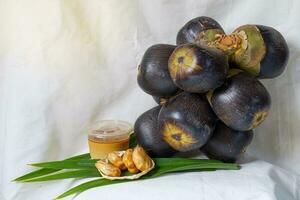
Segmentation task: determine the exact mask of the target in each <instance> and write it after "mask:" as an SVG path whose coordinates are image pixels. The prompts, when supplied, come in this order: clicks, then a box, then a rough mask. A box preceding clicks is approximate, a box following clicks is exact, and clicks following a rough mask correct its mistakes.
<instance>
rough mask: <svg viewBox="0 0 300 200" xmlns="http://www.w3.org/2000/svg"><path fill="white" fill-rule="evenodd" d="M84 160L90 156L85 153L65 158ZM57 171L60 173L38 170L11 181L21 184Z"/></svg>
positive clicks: (54, 170)
mask: <svg viewBox="0 0 300 200" xmlns="http://www.w3.org/2000/svg"><path fill="white" fill-rule="evenodd" d="M84 159H90V154H89V153H85V154H81V155H78V156H73V157H70V158H67V159H65V160H84ZM58 171H60V169H51V168H45V169H38V170H35V171H33V172H29V173H27V174H25V175H23V176H20V177H18V178H16V179H14V180H13V181H15V182H23V181H25V180H29V179H33V178H37V177H41V176H45V175H48V174H53V173H55V172H58Z"/></svg>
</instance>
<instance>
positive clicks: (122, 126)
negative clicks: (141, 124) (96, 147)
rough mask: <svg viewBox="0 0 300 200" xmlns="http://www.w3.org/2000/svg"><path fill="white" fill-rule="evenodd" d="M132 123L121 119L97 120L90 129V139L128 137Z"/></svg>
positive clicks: (120, 138) (101, 139)
mask: <svg viewBox="0 0 300 200" xmlns="http://www.w3.org/2000/svg"><path fill="white" fill-rule="evenodd" d="M132 130H133V128H132V125H131V124H130V123H128V122H125V121H120V120H101V121H97V122H95V123H94V124H93V125H92V126H91V127H90V129H89V139H94V140H100V141H103V140H105V141H107V140H122V139H125V138H128V136H129V135H130V134H131V132H132Z"/></svg>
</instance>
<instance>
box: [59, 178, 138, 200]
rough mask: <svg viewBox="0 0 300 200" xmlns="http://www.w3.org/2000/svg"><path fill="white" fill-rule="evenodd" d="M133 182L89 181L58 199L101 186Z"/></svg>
mask: <svg viewBox="0 0 300 200" xmlns="http://www.w3.org/2000/svg"><path fill="white" fill-rule="evenodd" d="M129 181H132V180H114V181H112V180H107V179H96V180H92V181H88V182H85V183H82V184H80V185H78V186H75V187H73V188H71V189H70V190H68V191H66V192H64V193H63V194H61V195H59V196H58V197H56V199H62V198H64V197H67V196H70V195H72V194H79V193H81V192H84V191H86V190H88V189H91V188H95V187H100V186H105V185H112V184H118V183H123V182H129Z"/></svg>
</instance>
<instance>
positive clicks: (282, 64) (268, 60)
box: [256, 25, 289, 78]
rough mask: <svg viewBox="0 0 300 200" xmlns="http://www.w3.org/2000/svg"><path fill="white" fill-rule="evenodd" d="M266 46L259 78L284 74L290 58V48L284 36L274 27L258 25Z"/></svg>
mask: <svg viewBox="0 0 300 200" xmlns="http://www.w3.org/2000/svg"><path fill="white" fill-rule="evenodd" d="M256 27H257V28H258V29H259V31H260V33H261V35H262V37H263V40H264V42H265V46H266V54H265V56H264V58H263V59H262V61H261V63H260V65H261V67H260V72H259V75H258V78H274V77H277V76H279V75H280V74H282V73H283V72H284V70H285V68H286V65H287V62H288V59H289V48H288V46H287V43H286V41H285V39H284V37H283V36H282V35H281V34H280V33H279V32H278V31H277V30H275V29H274V28H272V27H268V26H262V25H256Z"/></svg>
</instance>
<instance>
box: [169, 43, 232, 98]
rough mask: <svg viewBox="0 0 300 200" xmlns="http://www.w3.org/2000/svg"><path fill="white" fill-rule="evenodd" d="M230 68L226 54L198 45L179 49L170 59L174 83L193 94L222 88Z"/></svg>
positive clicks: (170, 70) (182, 46) (188, 45)
mask: <svg viewBox="0 0 300 200" xmlns="http://www.w3.org/2000/svg"><path fill="white" fill-rule="evenodd" d="M228 68H229V67H228V59H227V55H226V54H225V53H223V52H222V51H220V50H218V49H215V48H210V47H205V46H199V45H196V44H185V45H181V46H179V47H177V48H176V49H175V50H174V52H173V53H172V55H171V57H170V59H169V72H170V75H171V77H172V79H173V81H174V83H175V84H176V85H177V86H178V87H179V88H180V89H182V90H185V91H188V92H192V93H204V92H207V91H208V90H211V89H215V88H217V87H219V86H221V85H222V84H223V83H224V81H225V78H226V75H227V71H228Z"/></svg>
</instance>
